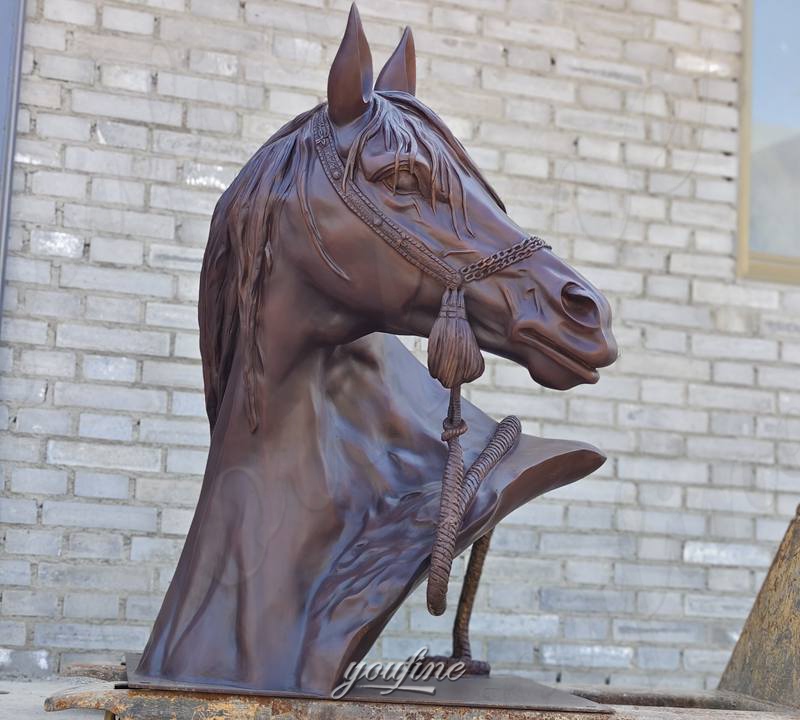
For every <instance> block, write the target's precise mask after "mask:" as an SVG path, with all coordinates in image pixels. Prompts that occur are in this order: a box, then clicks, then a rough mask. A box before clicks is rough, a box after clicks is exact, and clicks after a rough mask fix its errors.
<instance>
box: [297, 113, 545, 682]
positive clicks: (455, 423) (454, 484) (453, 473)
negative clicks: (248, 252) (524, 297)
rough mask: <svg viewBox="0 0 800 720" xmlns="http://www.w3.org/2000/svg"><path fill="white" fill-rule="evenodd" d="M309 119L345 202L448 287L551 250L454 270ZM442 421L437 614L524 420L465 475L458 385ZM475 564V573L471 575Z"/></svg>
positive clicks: (327, 128) (510, 421) (472, 582)
mask: <svg viewBox="0 0 800 720" xmlns="http://www.w3.org/2000/svg"><path fill="white" fill-rule="evenodd" d="M312 122H313V126H312V127H313V134H314V145H315V148H316V151H317V155H318V157H319V160H320V163H321V165H322V167H323V170H324V172H325V175H326V176H327V177H328V180H329V181H330V183H331V185H332V186H333V187H334V189H335V190H336V193H337V194H338V195H339V197H340V198H341V199H342V201H343V202H344V204H345V205H346V206H347V207H348V208H349V209H350V210H351V211H352V212H353V213H354V214H355V215H356V216H358V217H359V218H360V219H361V220H362V221H363V222H364V223H365V224H366V225H368V226H369V227H370V228H371V229H372V231H373V232H374V233H375V234H376V235H378V236H379V237H380V238H381V239H382V240H384V241H385V242H386V243H387V244H388V245H389V246H390V247H391V248H392V249H394V250H395V251H396V252H397V253H399V254H400V255H401V256H402V257H404V258H405V259H406V260H407V261H408V262H410V263H411V264H412V265H414V266H415V267H417V268H418V269H420V270H422V271H423V272H425V273H427V274H428V275H430V276H431V277H433V278H435V279H437V280H438V281H439V282H441V283H442V284H443V285H444V286H445V288H448V289H457V288H459V287H461V286H462V285H464V284H467V283H470V282H476V281H478V280H482V279H484V278H486V277H489V276H490V275H493V274H495V273H497V272H499V271H501V270H503V269H504V268H506V267H509V266H510V265H513V264H515V263H518V262H519V261H520V260H523V259H525V258H527V257H530V256H531V255H533V253H535V252H537V251H538V250H541V249H542V248H548V249H550V246H549V245H548V244H547V243H545V241H544V240H542V239H541V238H539V237H536V236H532V237H528V238H525V239H524V240H522V241H521V242H519V243H516V244H515V245H512V246H511V247H508V248H504V249H503V250H498V251H497V252H495V253H493V254H492V255H489V256H486V257H484V258H481V259H480V260H477V261H476V262H473V263H470V264H469V265H466V266H464V267H462V268H460V269H455V268H453V267H452V266H451V265H450V264H449V263H447V262H446V261H444V260H443V259H442V258H440V257H439V256H438V255H436V254H435V253H434V252H433V251H432V250H431V249H430V248H429V247H428V246H427V245H426V244H425V243H424V242H422V241H421V240H420V239H419V238H416V237H414V236H413V235H411V234H409V233H408V232H407V231H406V230H404V229H403V228H402V227H401V226H400V225H398V224H397V223H396V222H394V221H393V220H392V219H391V218H390V217H388V216H387V215H386V214H385V213H384V212H382V211H381V209H380V208H378V207H377V206H376V205H375V203H373V202H372V200H371V199H370V198H369V197H368V196H367V195H366V194H365V193H364V192H363V191H362V190H361V188H359V187H358V185H357V184H356V182H355V181H354V180H353V179H351V180H350V181H349V182H348V181H347V178H346V177H345V167H344V163H343V162H342V159H341V158H340V157H339V153H338V152H337V150H336V143H335V138H334V134H333V128H332V127H331V124H330V120H329V118H328V112H327V108H325V107H322V108H320V110H319V112H317V114H316V115H315V116H314V118H313V120H312ZM443 426H444V432H443V433H442V440H443V441H444V442H446V443H447V461H446V463H445V469H444V475H443V478H442V497H441V502H440V508H439V518H438V522H437V527H436V538H435V541H434V545H433V549H432V551H431V569H430V573H429V576H428V609H429V610H430V611H431V612H432V613H434V614H435V615H441V614H442V613H443V612H444V610H445V607H446V597H447V586H448V584H449V580H450V571H451V569H452V564H453V556H454V554H455V540H456V537H457V535H458V531H459V530H460V529H461V526H462V524H463V521H464V516H465V514H466V512H467V510H468V509H469V506H470V504H471V503H472V501H473V499H474V497H475V495H476V493H477V490H478V488H479V486H480V484H481V482H482V481H483V480H484V479H485V478H486V476H487V475H488V473H489V472H490V471H491V469H492V468H493V467H494V466H495V465H496V464H497V463H498V462H499V461H500V460H501V459H502V458H503V457H504V456H505V455H506V453H508V451H509V450H510V449H511V447H512V446H513V445H514V443H515V442H516V440H517V438H518V437H519V435H520V433H521V426H520V423H519V420H518V419H517V418H514V417H508V418H505V420H503V421H502V422H501V423H500V424H499V425H498V426H497V428H496V429H495V432H494V435H493V436H492V439H491V440H490V441H489V443H488V445H487V446H486V447H485V448H484V449H483V451H482V452H481V453H480V455H479V456H478V458H477V460H476V461H475V462H474V463H473V464H472V466H471V467H470V469H469V471H467V473H466V474H465V473H464V452H463V449H462V447H461V442H460V440H459V437H460V436H461V435H463V434H464V433H465V432H467V424H466V423H465V422H464V420H463V419H462V417H461V388H460V386H455V387H453V388H452V389H451V392H450V405H449V410H448V414H447V418H445V421H444V423H443ZM484 538H486V540H485V542H484V539H483V538H481V539H480V540H478V541H477V542H476V543H475V548H473V555H475V553H477V555H475V560H476V562H475V563H473V562H472V557H470V564H469V568H468V576H467V578H465V586H464V588H463V589H462V597H461V598H460V600H459V611H458V617H457V626H456V628H454V633H459V637H460V638H461V640H460V641H459V642H458V643H455V640H454V651H455V650H456V649H458V648H461V649H462V650H464V649H466V652H467V653H468V652H469V639H468V637H467V635H466V633H467V626H468V623H469V616H470V614H471V611H472V603H473V601H474V594H475V592H477V584H478V581H479V580H480V574H481V569H482V567H483V559H484V557H485V555H486V551H487V550H488V547H489V534H487V535H486V536H484ZM471 570H472V574H470V572H471ZM465 593H466V594H465ZM470 598H471V599H470ZM459 618H461V620H459ZM458 623H460V625H459V624H458ZM454 637H455V636H454ZM487 671H488V669H487Z"/></svg>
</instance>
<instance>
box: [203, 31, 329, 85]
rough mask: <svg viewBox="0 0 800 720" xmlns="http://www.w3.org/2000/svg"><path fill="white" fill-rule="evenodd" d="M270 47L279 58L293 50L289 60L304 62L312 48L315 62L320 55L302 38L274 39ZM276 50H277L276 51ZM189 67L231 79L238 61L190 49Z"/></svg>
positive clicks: (235, 71) (221, 55) (236, 68)
mask: <svg viewBox="0 0 800 720" xmlns="http://www.w3.org/2000/svg"><path fill="white" fill-rule="evenodd" d="M272 47H273V52H274V53H275V54H276V55H279V56H282V55H281V52H287V51H289V49H290V48H291V49H294V50H295V53H293V54H292V56H290V57H287V59H290V60H304V59H305V57H306V56H307V53H308V52H310V51H311V48H314V47H316V48H317V51H316V54H317V57H316V59H317V60H319V59H320V55H321V47H320V45H319V44H318V43H313V42H308V41H305V40H303V39H302V38H280V37H275V39H274V40H273V44H272ZM276 48H278V49H277V51H276ZM189 67H190V68H191V69H192V70H193V71H194V72H198V73H203V74H210V75H223V76H226V77H231V76H234V75H236V73H237V71H238V67H239V61H238V58H237V57H236V55H233V54H231V53H221V52H212V51H209V50H194V49H192V50H190V51H189Z"/></svg>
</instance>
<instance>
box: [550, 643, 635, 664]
mask: <svg viewBox="0 0 800 720" xmlns="http://www.w3.org/2000/svg"><path fill="white" fill-rule="evenodd" d="M540 654H541V658H542V662H543V663H544V664H545V665H558V666H564V665H565V666H568V667H569V666H572V667H592V668H595V667H601V668H626V667H630V665H631V664H632V661H633V648H630V647H618V646H603V645H549V644H544V645H542V647H541V650H540Z"/></svg>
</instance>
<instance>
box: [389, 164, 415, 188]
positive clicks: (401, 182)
mask: <svg viewBox="0 0 800 720" xmlns="http://www.w3.org/2000/svg"><path fill="white" fill-rule="evenodd" d="M386 184H387V185H388V186H389V189H390V190H391V189H393V190H395V192H399V193H405V194H409V193H418V192H419V191H420V188H419V180H418V179H417V176H416V175H414V173H412V172H409V171H408V170H404V169H401V170H400V171H399V172H398V173H397V178H395V177H394V176H393V175H390V176H389V177H388V178H387V179H386Z"/></svg>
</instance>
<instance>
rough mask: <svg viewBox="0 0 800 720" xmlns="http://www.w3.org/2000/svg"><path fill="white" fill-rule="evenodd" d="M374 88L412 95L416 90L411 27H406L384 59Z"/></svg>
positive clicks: (415, 63)
mask: <svg viewBox="0 0 800 720" xmlns="http://www.w3.org/2000/svg"><path fill="white" fill-rule="evenodd" d="M375 89H376V90H396V91H399V92H406V93H408V94H409V95H413V94H414V93H416V91H417V53H416V51H415V50H414V36H413V35H412V34H411V28H410V27H406V29H405V30H404V31H403V37H401V38H400V43H399V45H398V46H397V47H396V48H395V51H394V52H393V53H392V54H391V56H390V57H389V59H388V60H387V61H386V65H384V66H383V70H381V72H380V75H378V82H376V83H375Z"/></svg>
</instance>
